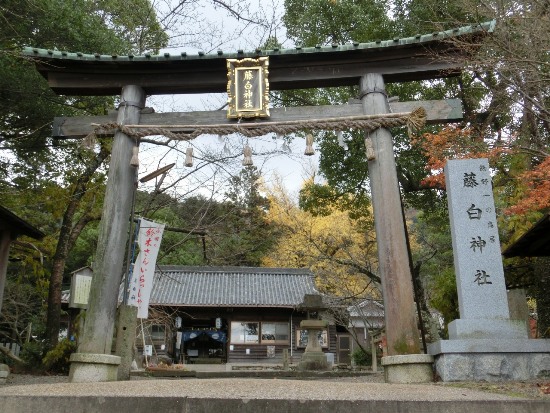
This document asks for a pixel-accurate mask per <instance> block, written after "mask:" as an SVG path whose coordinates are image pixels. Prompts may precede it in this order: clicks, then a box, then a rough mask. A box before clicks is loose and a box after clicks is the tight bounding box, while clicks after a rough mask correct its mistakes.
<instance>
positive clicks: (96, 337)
mask: <svg viewBox="0 0 550 413" xmlns="http://www.w3.org/2000/svg"><path fill="white" fill-rule="evenodd" d="M144 107H145V92H144V91H143V89H142V88H141V87H139V86H135V85H129V86H124V87H123V89H122V93H121V102H120V106H119V109H118V116H117V123H119V124H121V125H124V124H132V123H139V116H140V112H141V110H142V109H143V108H144ZM136 145H138V143H137V142H136V141H135V140H134V139H132V138H130V137H129V136H127V135H125V134H124V133H122V132H120V131H118V132H116V134H115V137H114V141H113V149H112V153H111V161H110V164H109V175H108V180H107V188H106V191H105V201H104V203H103V212H102V216H101V224H100V227H99V240H98V244H97V250H96V255H95V262H94V264H93V270H94V276H93V277H92V284H91V287H90V297H89V299H88V310H87V312H86V321H85V323H84V329H83V333H82V337H80V343H79V346H78V352H77V353H73V354H72V355H71V368H70V371H69V379H70V381H71V382H96V381H114V380H117V375H118V366H119V364H120V362H121V360H120V357H119V356H114V355H111V348H112V343H113V330H114V326H115V315H116V308H117V299H118V295H119V288H120V283H121V280H122V267H123V261H124V257H125V254H124V249H125V246H126V244H127V240H128V233H129V231H128V229H129V217H130V212H131V208H132V197H133V193H134V191H135V187H134V184H135V177H136V166H132V165H131V158H132V154H133V149H134V147H135V146H136Z"/></svg>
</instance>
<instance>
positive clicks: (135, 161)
mask: <svg viewBox="0 0 550 413" xmlns="http://www.w3.org/2000/svg"><path fill="white" fill-rule="evenodd" d="M138 154H139V146H137V145H136V146H134V147H133V148H132V159H130V166H135V167H136V168H137V167H138V166H139V157H138Z"/></svg>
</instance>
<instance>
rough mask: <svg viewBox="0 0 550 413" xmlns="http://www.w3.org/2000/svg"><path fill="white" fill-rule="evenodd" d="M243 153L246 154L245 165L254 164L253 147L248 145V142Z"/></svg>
mask: <svg viewBox="0 0 550 413" xmlns="http://www.w3.org/2000/svg"><path fill="white" fill-rule="evenodd" d="M243 154H244V158H243V166H252V165H254V162H252V149H251V148H250V146H248V144H246V145H245V147H244V148H243Z"/></svg>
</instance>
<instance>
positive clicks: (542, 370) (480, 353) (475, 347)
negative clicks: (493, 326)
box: [428, 339, 550, 381]
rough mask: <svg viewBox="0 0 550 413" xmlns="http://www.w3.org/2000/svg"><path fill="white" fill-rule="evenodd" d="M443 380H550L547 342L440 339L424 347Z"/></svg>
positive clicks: (548, 342) (549, 348) (549, 357)
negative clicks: (426, 348)
mask: <svg viewBox="0 0 550 413" xmlns="http://www.w3.org/2000/svg"><path fill="white" fill-rule="evenodd" d="M428 353H430V354H432V355H433V356H434V357H435V370H436V374H437V375H438V376H439V378H441V380H443V381H479V380H484V381H512V380H529V379H534V378H540V377H550V340H529V339H523V340H521V339H519V340H515V339H511V340H506V339H493V340H440V341H438V342H436V343H432V344H430V345H429V346H428Z"/></svg>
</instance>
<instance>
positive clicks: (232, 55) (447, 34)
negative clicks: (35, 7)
mask: <svg viewBox="0 0 550 413" xmlns="http://www.w3.org/2000/svg"><path fill="white" fill-rule="evenodd" d="M494 26H495V21H490V22H485V23H481V24H474V25H470V26H464V27H460V28H455V29H451V30H445V31H436V32H433V33H429V34H423V35H420V34H417V35H416V36H411V37H403V38H399V37H396V38H394V39H390V40H376V41H373V42H366V43H359V42H351V43H347V44H336V43H335V44H332V45H330V46H320V45H318V46H315V47H302V46H296V47H295V48H292V49H290V48H289V49H279V48H276V49H261V48H257V49H256V50H254V51H249V52H245V51H243V50H238V51H236V52H224V51H223V50H217V51H216V52H215V53H204V52H202V51H198V52H197V53H196V54H190V53H186V52H182V53H174V54H171V53H163V54H160V55H154V54H151V53H145V54H143V55H126V56H124V55H117V54H112V55H102V54H99V53H95V54H88V53H81V52H66V51H61V50H51V49H50V50H47V49H40V48H36V47H25V48H24V50H23V54H24V55H27V56H34V57H40V58H52V59H63V60H81V61H82V60H89V61H105V62H145V61H146V62H154V61H157V62H166V61H182V60H205V59H220V58H222V59H244V58H258V57H259V56H270V57H272V56H281V55H298V54H310V53H334V52H348V51H351V50H364V49H380V48H388V47H403V46H407V45H412V44H419V43H429V42H433V41H434V40H443V39H448V38H451V37H457V36H462V35H465V34H475V33H477V32H483V31H486V32H492V31H493V30H494Z"/></svg>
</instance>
